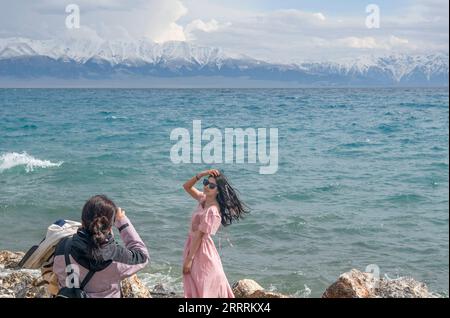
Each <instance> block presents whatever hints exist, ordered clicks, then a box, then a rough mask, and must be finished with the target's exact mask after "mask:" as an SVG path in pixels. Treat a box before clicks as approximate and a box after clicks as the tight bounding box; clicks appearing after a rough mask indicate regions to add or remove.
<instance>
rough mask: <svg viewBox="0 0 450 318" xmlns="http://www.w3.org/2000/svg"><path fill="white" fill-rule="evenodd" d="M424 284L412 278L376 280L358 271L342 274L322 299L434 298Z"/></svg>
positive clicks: (370, 275) (353, 270)
mask: <svg viewBox="0 0 450 318" xmlns="http://www.w3.org/2000/svg"><path fill="white" fill-rule="evenodd" d="M434 297H436V295H434V294H432V293H430V292H429V291H428V288H427V286H426V285H425V284H424V283H421V282H418V281H416V280H414V279H412V278H398V279H387V278H381V279H376V278H375V277H374V276H373V274H372V273H363V272H360V271H358V270H356V269H352V270H351V271H349V272H347V273H344V274H342V275H341V276H339V278H338V280H337V281H336V282H334V283H333V284H332V285H331V286H330V287H328V288H327V289H326V290H325V292H324V293H323V295H322V298H434Z"/></svg>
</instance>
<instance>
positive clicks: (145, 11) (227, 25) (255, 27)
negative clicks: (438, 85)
mask: <svg viewBox="0 0 450 318" xmlns="http://www.w3.org/2000/svg"><path fill="white" fill-rule="evenodd" d="M69 3H74V4H77V5H79V7H80V13H81V27H80V29H76V30H68V29H67V28H66V26H65V18H66V15H67V14H66V13H65V6H66V5H67V4H69ZM370 3H374V4H376V5H378V7H379V8H380V12H381V15H380V28H378V29H373V28H367V26H366V24H365V23H366V18H367V13H366V10H365V9H366V6H367V5H368V4H370ZM448 6H449V4H448V0H396V1H386V0H380V1H362V0H346V1H337V0H323V1H305V0H300V1H298V0H295V1H294V0H285V1H271V0H226V1H225V0H164V1H160V0H96V1H92V0H40V1H34V0H21V1H14V2H12V1H7V0H0V38H7V37H19V36H20V37H26V38H32V39H61V40H67V38H70V39H78V40H79V39H82V40H90V41H105V40H109V41H117V40H124V41H134V40H136V39H144V40H148V41H154V42H159V43H163V42H167V41H186V42H189V43H192V44H193V45H197V46H207V47H219V48H221V49H223V50H224V51H225V52H227V53H229V54H236V55H237V54H244V55H248V56H252V57H255V58H258V59H263V60H268V61H272V62H282V63H290V62H300V61H305V60H317V59H319V60H336V59H354V58H358V57H362V56H367V55H387V54H397V53H407V54H424V53H426V54H428V53H434V52H448V25H449V22H448V21H449V18H448Z"/></svg>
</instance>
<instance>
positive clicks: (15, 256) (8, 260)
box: [0, 251, 25, 268]
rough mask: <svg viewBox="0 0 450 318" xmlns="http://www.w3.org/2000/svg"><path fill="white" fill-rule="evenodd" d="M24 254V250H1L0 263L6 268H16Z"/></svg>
mask: <svg viewBox="0 0 450 318" xmlns="http://www.w3.org/2000/svg"><path fill="white" fill-rule="evenodd" d="M24 255H25V254H24V253H23V252H10V251H0V264H1V265H3V266H4V268H15V267H17V265H18V264H19V262H20V260H21V259H22V257H23V256H24Z"/></svg>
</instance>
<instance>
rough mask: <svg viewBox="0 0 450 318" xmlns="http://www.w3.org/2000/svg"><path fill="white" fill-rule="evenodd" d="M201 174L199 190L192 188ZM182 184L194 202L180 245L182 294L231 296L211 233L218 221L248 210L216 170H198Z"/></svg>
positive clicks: (232, 295) (213, 296) (197, 296)
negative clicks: (181, 247)
mask: <svg viewBox="0 0 450 318" xmlns="http://www.w3.org/2000/svg"><path fill="white" fill-rule="evenodd" d="M205 176H208V178H205V179H204V180H203V192H201V191H199V190H197V189H196V188H195V184H196V183H197V182H198V181H199V180H200V179H201V178H202V177H205ZM183 187H184V189H185V190H186V192H187V193H189V194H190V195H191V196H192V197H193V198H194V199H195V200H197V201H198V206H197V208H196V210H195V211H194V213H193V215H192V221H191V227H190V231H189V236H188V238H187V240H186V244H185V246H184V254H183V286H184V297H185V298H234V294H233V291H232V290H231V287H230V284H229V283H228V280H227V277H226V276H225V273H224V271H223V267H222V262H221V260H220V257H219V253H218V252H217V249H216V246H215V245H214V242H213V240H212V239H211V235H214V234H215V233H216V232H217V230H218V229H219V227H220V224H222V225H224V226H226V225H229V224H231V223H232V222H233V220H238V219H240V218H241V217H242V216H243V214H244V213H247V212H248V211H247V209H246V208H245V205H244V204H243V203H242V202H241V201H240V200H239V198H238V196H237V194H236V192H235V191H234V189H233V188H232V187H231V186H230V184H229V183H228V181H227V179H226V177H225V176H224V175H223V174H221V173H220V172H219V171H218V170H207V171H203V172H200V173H199V174H197V175H196V176H194V177H192V178H191V179H190V180H188V181H187V182H186V183H185V184H184V185H183Z"/></svg>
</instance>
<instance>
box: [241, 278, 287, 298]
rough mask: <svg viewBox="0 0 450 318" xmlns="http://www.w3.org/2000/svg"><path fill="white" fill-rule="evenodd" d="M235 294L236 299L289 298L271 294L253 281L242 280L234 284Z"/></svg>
mask: <svg viewBox="0 0 450 318" xmlns="http://www.w3.org/2000/svg"><path fill="white" fill-rule="evenodd" d="M233 293H234V296H235V297H236V298H288V297H289V296H286V295H283V294H280V293H275V292H270V291H266V290H264V288H263V287H262V286H261V285H260V284H258V283H257V282H255V281H254V280H252V279H242V280H240V281H237V282H236V283H234V284H233Z"/></svg>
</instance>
